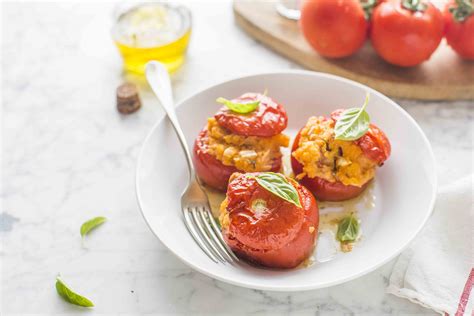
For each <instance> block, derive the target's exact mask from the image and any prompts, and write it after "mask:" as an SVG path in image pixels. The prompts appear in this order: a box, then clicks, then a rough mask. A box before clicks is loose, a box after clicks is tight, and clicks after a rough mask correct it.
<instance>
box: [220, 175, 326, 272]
mask: <svg viewBox="0 0 474 316" xmlns="http://www.w3.org/2000/svg"><path fill="white" fill-rule="evenodd" d="M257 174H258V173H250V174H246V175H243V174H238V173H237V174H234V175H233V176H232V178H231V181H230V182H229V186H228V189H227V197H226V199H225V200H224V202H222V205H221V215H220V222H221V226H222V232H223V235H224V238H225V240H226V242H227V244H228V245H229V246H230V247H231V249H232V250H233V251H234V252H235V253H236V254H237V255H238V256H239V257H241V258H244V259H246V260H248V261H251V262H253V263H255V264H258V265H262V266H265V267H270V268H283V269H287V268H294V267H296V266H297V265H299V264H300V263H301V262H303V261H304V260H305V259H307V258H308V257H309V256H310V255H311V253H312V251H313V248H314V243H315V241H316V238H317V235H318V223H319V211H318V206H317V204H316V201H315V199H314V197H313V196H312V195H311V193H310V192H309V191H308V190H307V189H306V188H304V187H303V186H301V185H299V184H298V183H297V182H296V181H294V180H291V179H287V181H288V182H289V183H290V184H291V185H292V186H293V187H294V188H295V189H296V192H297V193H298V196H299V201H300V203H301V207H298V206H296V205H295V204H292V203H290V202H287V201H286V200H284V199H282V198H280V197H278V196H277V195H275V194H273V193H271V192H270V191H268V190H267V189H265V188H264V187H262V186H261V185H260V184H258V182H257V181H256V179H255V178H254V177H252V175H253V176H255V175H257ZM249 175H250V177H249Z"/></svg>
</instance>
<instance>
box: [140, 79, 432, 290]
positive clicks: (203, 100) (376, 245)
mask: <svg viewBox="0 0 474 316" xmlns="http://www.w3.org/2000/svg"><path fill="white" fill-rule="evenodd" d="M265 89H267V90H268V95H269V96H271V97H272V98H274V99H275V100H277V101H278V102H280V103H281V104H283V105H284V106H285V108H286V110H287V113H288V117H289V125H288V129H287V130H286V133H287V134H290V135H292V136H293V135H294V134H295V133H296V131H297V130H298V129H299V128H301V127H302V126H303V125H304V124H305V123H306V121H307V119H308V117H310V116H312V115H328V114H329V113H330V112H331V111H332V110H334V109H337V108H347V107H354V106H361V104H362V103H363V100H364V98H365V93H366V91H369V92H370V93H371V100H370V103H369V106H368V108H367V110H368V112H369V114H370V116H371V120H372V122H373V123H375V124H376V125H378V126H379V127H381V128H382V129H383V130H384V131H385V133H386V134H387V136H388V137H389V139H390V142H391V144H392V155H391V157H390V158H389V160H388V161H387V162H386V164H385V165H384V166H383V167H382V168H380V169H379V170H378V171H377V176H376V181H375V183H374V186H373V188H372V193H371V194H373V195H374V197H375V207H373V208H371V209H370V210H365V209H364V207H365V206H364V205H366V203H359V205H358V206H357V207H358V208H359V212H360V214H361V215H360V216H361V218H362V221H361V227H362V231H363V238H362V240H361V241H360V242H359V243H358V244H356V246H355V248H354V249H353V251H352V252H350V253H340V254H338V255H337V256H336V257H335V258H334V260H332V261H329V262H325V263H315V264H313V265H311V266H309V267H307V268H298V269H294V270H288V271H275V270H264V269H258V268H254V267H251V266H248V265H242V266H232V265H229V264H227V265H224V264H215V263H214V262H212V261H211V260H209V258H208V257H207V256H206V255H205V254H204V253H203V252H202V251H201V250H200V248H199V247H198V246H197V245H196V244H195V242H194V241H193V239H192V238H191V236H190V235H189V234H188V232H187V231H186V228H185V226H184V224H183V222H182V217H181V210H180V196H181V193H182V191H183V189H184V188H185V185H186V181H187V168H186V165H185V160H184V155H183V153H182V151H181V148H180V145H179V143H178V141H177V138H176V136H175V134H174V131H173V129H172V127H171V124H170V123H169V122H168V121H167V120H166V119H161V120H160V121H159V122H158V123H157V124H156V125H155V126H154V127H153V129H152V130H151V132H150V134H149V135H148V137H147V138H146V140H145V143H144V145H143V148H142V150H141V153H140V156H139V159H138V166H137V175H136V188H137V195H138V201H139V204H140V208H141V210H142V213H143V216H144V218H145V220H146V222H147V223H148V225H149V226H150V229H151V230H152V231H153V233H154V234H155V235H156V236H157V237H158V238H159V239H160V240H161V242H162V243H163V244H164V245H165V246H166V247H167V248H168V249H169V250H170V251H171V252H173V253H174V254H175V255H176V256H177V257H178V258H180V259H181V260H182V261H184V262H185V263H187V264H188V265H189V266H191V267H193V268H194V269H196V270H198V271H200V272H202V273H204V274H206V275H208V276H210V277H213V278H216V279H218V280H221V281H224V282H228V283H231V284H235V285H240V286H244V287H249V288H255V289H265V290H278V291H299V290H308V289H316V288H322V287H327V286H331V285H335V284H338V283H342V282H345V281H348V280H351V279H354V278H356V277H359V276H361V275H364V274H366V273H368V272H370V271H372V270H374V269H375V268H377V267H379V266H380V265H382V264H384V263H386V262H387V261H389V260H390V259H392V258H394V257H395V256H396V255H397V254H399V253H400V252H401V251H402V250H403V249H404V248H405V247H406V246H407V245H408V244H409V243H410V241H411V240H412V239H413V238H414V237H415V236H416V234H417V233H418V232H419V231H420V230H421V228H422V227H423V225H424V224H425V222H426V220H427V219H428V217H429V216H430V214H431V211H432V209H433V205H434V201H435V192H436V182H437V180H436V172H435V160H434V157H433V152H432V150H431V147H430V144H429V142H428V140H427V138H426V136H425V135H424V134H423V132H422V131H421V129H420V127H419V126H418V125H417V124H416V122H415V121H414V120H413V118H411V117H410V116H409V115H408V114H407V113H406V112H405V111H404V110H403V109H402V108H401V107H400V106H398V105H397V104H396V103H394V102H393V101H392V100H390V99H389V98H387V97H385V96H383V95H382V94H380V93H378V92H376V91H374V90H372V89H370V88H368V87H366V86H364V85H362V84H359V83H356V82H353V81H350V80H346V79H343V78H340V77H336V76H332V75H328V74H322V73H315V72H308V71H285V72H278V73H268V74H259V75H254V76H248V77H243V78H238V79H235V80H231V81H227V82H224V83H221V84H218V85H215V86H212V87H210V88H208V89H205V90H203V91H201V92H199V93H197V94H195V95H194V96H192V97H190V98H188V99H186V100H184V101H183V102H181V103H180V104H178V105H177V114H178V117H179V119H180V122H181V125H182V127H183V129H184V133H185V135H186V138H187V139H188V143H189V146H190V148H192V143H193V141H194V138H195V136H196V135H197V134H198V132H199V131H200V130H201V128H202V127H203V126H204V125H205V124H206V119H207V118H208V117H209V116H212V115H213V114H214V113H215V112H216V110H217V109H218V108H219V105H218V104H216V102H215V100H216V98H217V97H220V96H223V97H226V98H232V97H236V96H239V95H240V94H242V93H244V92H260V91H264V90H265ZM323 211H324V210H323Z"/></svg>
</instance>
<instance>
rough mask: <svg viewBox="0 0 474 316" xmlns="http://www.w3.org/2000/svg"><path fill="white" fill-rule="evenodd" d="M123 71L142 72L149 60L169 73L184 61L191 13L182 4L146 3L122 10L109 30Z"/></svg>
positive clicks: (189, 32) (189, 31)
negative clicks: (118, 53) (118, 52)
mask: <svg viewBox="0 0 474 316" xmlns="http://www.w3.org/2000/svg"><path fill="white" fill-rule="evenodd" d="M112 35H113V39H114V41H115V44H116V46H117V48H118V50H119V51H120V54H121V55H122V58H123V62H124V68H125V70H126V71H129V72H133V73H138V74H143V73H144V71H145V65H146V63H147V62H148V61H150V60H157V61H160V62H162V63H163V64H164V65H165V66H166V68H167V69H168V71H169V72H174V71H176V70H177V69H178V68H179V67H180V66H181V65H182V64H183V63H184V60H185V53H186V49H187V47H188V43H189V38H190V35H191V14H190V12H189V11H188V10H187V9H186V8H184V7H182V6H174V5H171V4H166V3H147V4H142V5H139V6H136V7H132V8H131V9H129V10H128V11H125V12H124V13H122V14H121V15H120V16H119V17H118V19H117V22H116V24H115V26H114V28H113V30H112Z"/></svg>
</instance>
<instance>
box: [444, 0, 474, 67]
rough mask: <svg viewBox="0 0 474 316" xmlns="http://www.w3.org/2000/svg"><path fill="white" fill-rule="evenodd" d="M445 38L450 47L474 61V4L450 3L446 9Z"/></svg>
mask: <svg viewBox="0 0 474 316" xmlns="http://www.w3.org/2000/svg"><path fill="white" fill-rule="evenodd" d="M444 23H445V36H446V41H447V42H448V44H449V46H451V48H452V49H454V51H455V52H456V53H458V55H459V56H461V57H462V58H464V59H468V60H474V3H473V2H472V0H463V1H454V0H451V1H450V2H448V3H447V4H446V6H445V8H444Z"/></svg>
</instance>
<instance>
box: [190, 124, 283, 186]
mask: <svg viewBox="0 0 474 316" xmlns="http://www.w3.org/2000/svg"><path fill="white" fill-rule="evenodd" d="M193 162H194V167H195V168H196V173H197V174H198V176H199V178H201V180H202V181H204V183H206V184H207V185H209V186H211V187H213V188H214V189H217V190H220V191H225V189H226V188H227V184H228V182H229V178H230V176H231V175H232V174H233V173H234V172H237V171H242V170H239V169H237V168H236V167H234V166H232V165H230V166H229V165H224V164H223V162H222V161H221V160H218V159H217V158H216V156H214V155H213V154H212V153H211V151H210V150H209V137H208V131H207V129H204V130H202V131H201V133H199V135H198V137H197V138H196V141H195V142H194V150H193ZM280 169H281V156H280V157H278V158H277V159H273V160H271V165H270V168H269V169H268V171H273V172H278V171H280Z"/></svg>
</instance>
